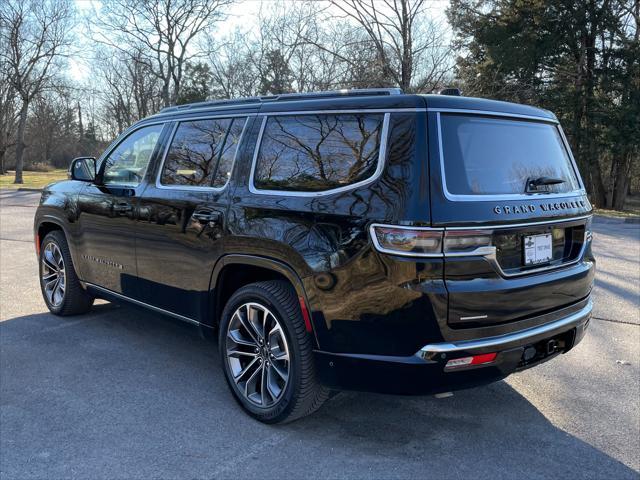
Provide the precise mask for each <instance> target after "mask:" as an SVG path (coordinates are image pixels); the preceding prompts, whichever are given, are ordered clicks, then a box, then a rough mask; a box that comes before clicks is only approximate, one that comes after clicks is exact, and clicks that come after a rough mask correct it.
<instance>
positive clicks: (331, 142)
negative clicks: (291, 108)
mask: <svg viewBox="0 0 640 480" xmlns="http://www.w3.org/2000/svg"><path fill="white" fill-rule="evenodd" d="M384 118H385V116H384V114H382V113H380V114H378V113H375V114H368V113H362V114H361V113H354V114H350V113H349V114H347V113H345V114H307V115H281V116H270V117H268V118H267V123H266V125H265V128H264V131H263V134H262V140H261V142H260V147H259V150H258V155H257V157H256V165H255V170H254V178H253V184H254V186H255V188H257V189H261V190H278V191H297V192H322V191H328V190H333V189H336V188H340V187H344V186H349V185H353V184H356V183H359V182H362V181H365V180H367V179H369V178H371V177H372V176H373V175H374V174H375V172H376V170H377V168H378V163H379V161H380V158H379V157H380V152H381V148H382V142H383V138H382V137H383V125H384Z"/></svg>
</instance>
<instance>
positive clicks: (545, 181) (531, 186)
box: [524, 177, 564, 193]
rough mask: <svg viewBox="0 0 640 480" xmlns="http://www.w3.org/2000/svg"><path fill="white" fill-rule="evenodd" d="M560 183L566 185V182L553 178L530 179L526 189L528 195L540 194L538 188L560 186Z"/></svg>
mask: <svg viewBox="0 0 640 480" xmlns="http://www.w3.org/2000/svg"><path fill="white" fill-rule="evenodd" d="M560 183H564V180H563V179H561V178H553V177H537V178H528V179H527V186H526V188H525V190H524V191H525V192H526V193H531V192H538V191H539V190H538V187H541V186H543V185H558V184H560Z"/></svg>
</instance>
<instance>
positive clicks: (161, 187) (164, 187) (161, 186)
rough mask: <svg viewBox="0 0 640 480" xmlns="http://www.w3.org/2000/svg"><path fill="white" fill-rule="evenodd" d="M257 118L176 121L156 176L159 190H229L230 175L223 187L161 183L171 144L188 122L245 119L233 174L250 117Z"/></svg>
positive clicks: (221, 117)
mask: <svg viewBox="0 0 640 480" xmlns="http://www.w3.org/2000/svg"><path fill="white" fill-rule="evenodd" d="M252 116H255V113H253V114H250V115H240V114H238V115H235V114H234V115H209V116H204V117H198V118H185V119H183V120H174V122H175V125H174V126H173V128H172V130H171V133H170V135H169V141H168V142H167V145H166V146H165V149H164V152H163V154H162V159H161V161H160V167H159V168H158V174H157V175H156V182H155V187H156V188H157V189H159V190H188V191H195V192H222V191H223V190H224V189H225V188H227V185H229V181H230V180H231V175H229V178H227V181H226V182H225V184H224V185H223V186H222V187H198V186H189V185H164V184H162V182H161V178H162V170H163V169H164V164H165V162H166V160H167V155H168V154H169V149H170V148H171V144H172V142H173V139H174V137H175V135H176V132H177V131H178V127H179V126H180V124H181V123H188V122H195V121H199V120H218V119H225V118H240V117H245V121H244V125H243V126H242V132H241V133H240V138H239V139H238V147H237V148H236V151H235V152H234V154H233V162H232V164H231V172H232V174H233V169H234V168H235V166H236V159H237V157H238V151H240V146H241V145H242V139H243V138H244V133H245V131H246V130H247V124H248V123H249V117H252Z"/></svg>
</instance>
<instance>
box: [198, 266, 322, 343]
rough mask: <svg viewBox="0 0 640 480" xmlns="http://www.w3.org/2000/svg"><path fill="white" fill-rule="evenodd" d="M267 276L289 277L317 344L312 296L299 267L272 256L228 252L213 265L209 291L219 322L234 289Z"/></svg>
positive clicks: (286, 278) (216, 319) (214, 312)
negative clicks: (297, 271)
mask: <svg viewBox="0 0 640 480" xmlns="http://www.w3.org/2000/svg"><path fill="white" fill-rule="evenodd" d="M264 280H285V281H287V282H288V283H289V284H291V286H292V287H293V289H294V290H295V292H296V296H297V297H298V299H299V301H300V308H301V309H302V314H303V317H305V323H306V324H307V331H308V332H309V333H310V334H312V335H313V337H314V340H315V342H316V345H317V339H316V336H315V330H314V328H313V321H312V319H311V310H310V308H309V300H308V299H307V294H306V292H305V288H304V285H303V283H302V280H301V279H300V277H299V276H298V274H297V273H296V272H295V270H294V269H293V268H292V267H290V266H289V265H287V264H286V263H284V262H282V261H280V260H276V259H273V258H269V257H261V256H257V255H245V254H228V255H225V256H223V257H222V258H221V259H220V260H219V261H218V262H217V263H216V266H215V267H214V269H213V272H212V274H211V279H210V282H209V291H210V293H211V295H212V298H213V299H214V301H213V312H211V313H212V314H213V315H212V316H213V318H214V322H215V323H216V325H217V323H218V322H219V319H220V315H221V314H222V310H223V309H224V306H225V304H226V301H227V300H228V299H229V297H231V295H232V294H233V292H235V291H236V290H237V289H238V288H241V287H243V286H244V285H248V284H249V283H254V282H259V281H264Z"/></svg>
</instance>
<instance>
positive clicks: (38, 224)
mask: <svg viewBox="0 0 640 480" xmlns="http://www.w3.org/2000/svg"><path fill="white" fill-rule="evenodd" d="M55 230H58V231H61V232H62V234H63V235H64V238H65V240H66V241H67V246H68V247H69V253H70V254H71V260H72V261H73V266H74V268H75V271H76V275H78V277H80V272H79V271H78V269H79V266H80V259H79V258H78V253H77V252H76V248H75V247H76V245H75V242H74V239H73V238H72V237H71V235H70V232H69V229H68V228H67V225H65V222H64V221H63V220H60V219H59V218H58V217H55V216H53V215H42V216H39V217H37V218H36V221H35V225H34V236H35V243H36V244H37V247H36V253H37V254H38V255H39V254H40V246H41V245H42V241H43V240H44V237H45V236H47V234H49V233H51V232H53V231H55Z"/></svg>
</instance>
